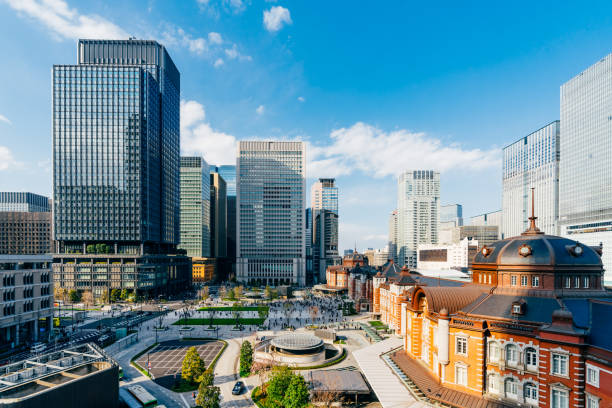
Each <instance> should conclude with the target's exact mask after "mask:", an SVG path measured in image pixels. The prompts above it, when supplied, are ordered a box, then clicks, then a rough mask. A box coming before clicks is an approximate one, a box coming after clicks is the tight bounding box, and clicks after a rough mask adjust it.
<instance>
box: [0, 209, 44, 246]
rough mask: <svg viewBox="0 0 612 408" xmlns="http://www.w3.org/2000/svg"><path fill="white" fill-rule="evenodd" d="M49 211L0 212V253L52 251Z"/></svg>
mask: <svg viewBox="0 0 612 408" xmlns="http://www.w3.org/2000/svg"><path fill="white" fill-rule="evenodd" d="M52 233H53V219H52V214H51V212H25V211H12V212H0V254H6V255H20V254H30V255H34V254H50V253H51V252H53V238H52Z"/></svg>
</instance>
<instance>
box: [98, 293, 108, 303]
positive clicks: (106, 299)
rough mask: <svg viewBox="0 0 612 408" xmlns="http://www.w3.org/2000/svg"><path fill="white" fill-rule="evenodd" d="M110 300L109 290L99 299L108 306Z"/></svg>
mask: <svg viewBox="0 0 612 408" xmlns="http://www.w3.org/2000/svg"><path fill="white" fill-rule="evenodd" d="M108 299H109V295H108V290H105V291H104V292H102V294H101V295H100V297H99V300H100V303H103V304H106V303H108Z"/></svg>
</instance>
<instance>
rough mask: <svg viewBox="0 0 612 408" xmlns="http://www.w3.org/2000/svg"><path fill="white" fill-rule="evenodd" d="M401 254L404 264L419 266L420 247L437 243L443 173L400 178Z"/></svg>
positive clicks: (414, 173) (425, 172)
mask: <svg viewBox="0 0 612 408" xmlns="http://www.w3.org/2000/svg"><path fill="white" fill-rule="evenodd" d="M397 205H398V243H397V247H398V253H399V256H398V258H399V262H400V264H401V265H407V266H408V267H409V268H416V266H417V247H418V245H419V244H436V243H438V224H439V222H440V173H439V172H437V171H433V170H414V171H406V172H404V173H402V174H401V175H400V176H399V179H398V199H397Z"/></svg>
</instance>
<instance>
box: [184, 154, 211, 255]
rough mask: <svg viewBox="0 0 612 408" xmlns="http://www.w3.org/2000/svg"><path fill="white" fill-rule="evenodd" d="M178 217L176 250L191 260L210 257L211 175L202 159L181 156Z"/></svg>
mask: <svg viewBox="0 0 612 408" xmlns="http://www.w3.org/2000/svg"><path fill="white" fill-rule="evenodd" d="M180 218H181V244H180V245H179V248H181V249H184V250H185V251H187V256H189V257H192V258H193V257H195V258H208V257H210V256H211V251H210V230H211V228H210V175H209V167H208V164H207V163H206V161H205V160H204V159H203V158H201V157H181V217H180Z"/></svg>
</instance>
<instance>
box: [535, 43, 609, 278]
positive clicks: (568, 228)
mask: <svg viewBox="0 0 612 408" xmlns="http://www.w3.org/2000/svg"><path fill="white" fill-rule="evenodd" d="M611 117H612V54H610V55H607V56H606V57H604V58H602V59H601V60H600V61H598V62H596V63H595V64H593V65H592V66H590V67H589V68H587V69H586V70H584V71H583V72H581V73H580V74H578V75H577V76H575V77H574V78H572V79H570V80H569V81H567V82H566V83H564V84H563V85H562V86H561V138H560V143H559V145H560V149H559V150H560V154H561V159H560V161H559V227H560V234H561V235H562V236H566V237H568V238H571V239H575V240H578V241H580V242H583V243H585V244H587V245H599V243H602V244H603V256H602V261H603V264H604V269H606V270H608V271H609V270H610V268H611V267H612V160H611V159H610V157H611V156H612V144H610V123H611V122H610V118H611ZM537 195H538V192H537V191H536V197H537ZM536 215H537V216H538V217H539V214H536ZM606 280H612V274H611V273H610V272H607V273H606Z"/></svg>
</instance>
